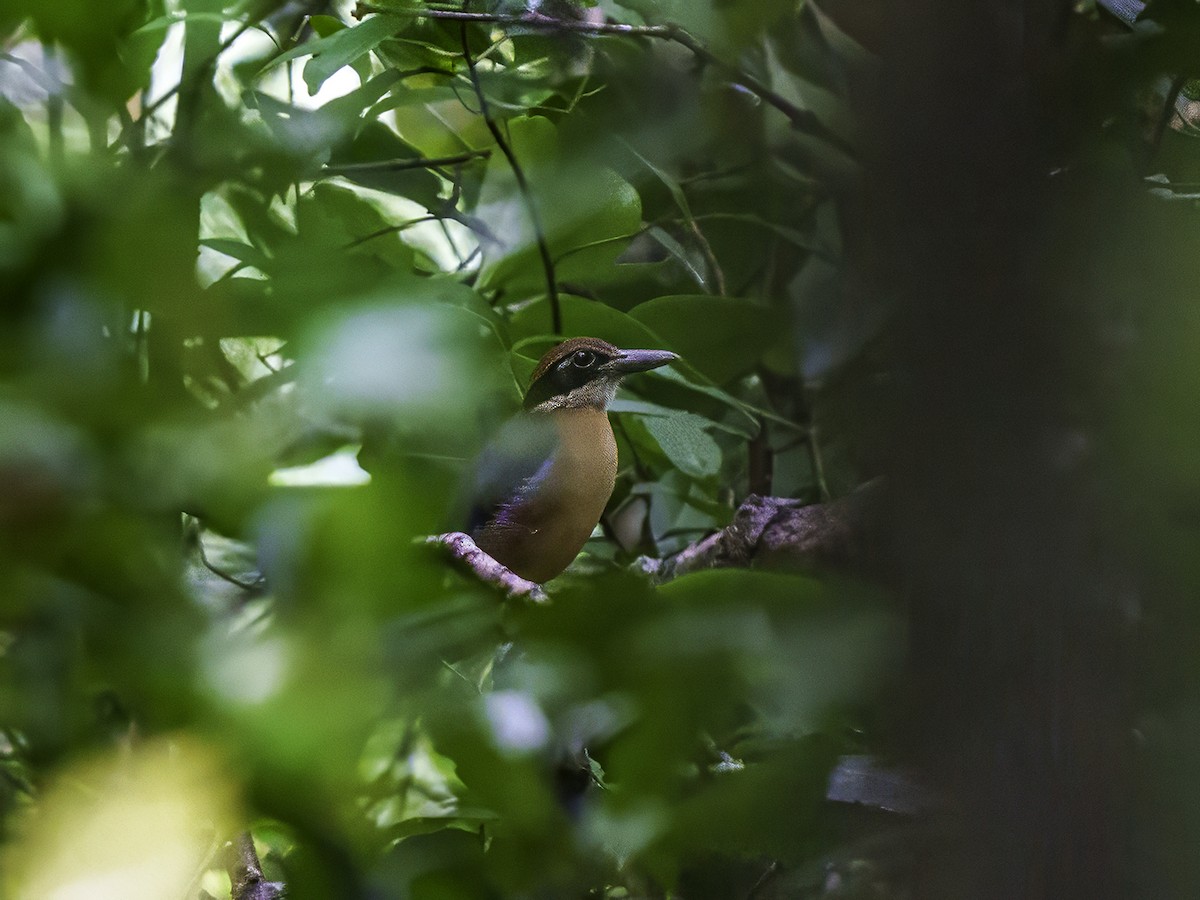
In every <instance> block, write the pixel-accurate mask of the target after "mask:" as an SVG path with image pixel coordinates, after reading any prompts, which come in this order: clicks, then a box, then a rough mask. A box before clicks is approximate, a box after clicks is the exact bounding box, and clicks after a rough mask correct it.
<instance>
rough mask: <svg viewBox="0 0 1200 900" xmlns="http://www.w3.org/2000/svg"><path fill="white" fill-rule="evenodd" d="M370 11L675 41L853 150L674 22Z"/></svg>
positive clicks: (799, 123)
mask: <svg viewBox="0 0 1200 900" xmlns="http://www.w3.org/2000/svg"><path fill="white" fill-rule="evenodd" d="M367 13H385V14H387V15H392V16H397V17H405V18H413V19H445V20H449V21H456V22H462V23H464V27H465V24H466V23H469V22H476V23H481V24H492V25H502V26H511V27H518V28H529V29H534V30H538V31H551V32H555V31H557V32H564V31H565V32H576V33H579V34H612V35H625V36H629V37H648V38H656V39H658V40H664V41H673V42H675V43H676V44H679V45H680V46H682V47H684V48H686V49H687V50H690V51H691V52H692V54H693V55H694V56H695V57H696V58H697V59H699V60H701V61H702V62H705V63H708V64H710V65H712V66H714V67H716V68H718V69H721V70H722V71H724V72H725V73H726V74H727V75H728V76H730V78H731V80H732V81H733V82H734V83H736V84H738V85H740V86H741V87H743V88H745V89H746V90H747V91H749V92H750V93H752V94H754V95H755V96H756V97H758V98H759V99H761V100H763V101H764V102H765V103H767V104H768V105H769V106H773V107H774V108H775V109H777V110H778V111H779V112H781V113H783V114H784V115H785V116H787V117H788V119H789V120H790V121H791V123H792V126H793V127H794V128H796V129H798V130H801V131H807V132H809V133H811V134H815V135H817V136H819V137H821V138H823V139H824V140H826V141H828V142H829V143H831V144H833V145H835V146H837V147H838V148H839V149H841V150H844V151H848V150H849V149H850V148H849V147H848V146H847V145H846V143H845V141H843V140H842V139H841V138H840V137H839V136H838V135H836V134H835V133H834V132H832V131H830V130H829V129H828V128H827V127H826V126H825V124H824V123H823V122H821V120H820V119H818V118H817V116H816V115H815V114H814V113H813V112H811V111H810V110H807V109H801V108H800V107H798V106H796V105H795V104H794V103H791V102H789V101H788V100H786V99H785V98H784V97H783V96H781V95H780V94H778V93H777V92H775V91H773V90H771V88H769V87H768V86H767V85H766V84H764V83H763V82H762V81H760V80H759V79H757V78H755V77H754V76H753V75H751V74H750V73H749V72H746V71H744V70H743V69H739V68H738V67H737V66H735V65H733V64H731V63H727V62H725V61H724V60H723V59H721V58H720V57H719V56H717V55H716V54H715V53H713V52H712V51H711V50H709V49H708V47H707V46H705V44H704V43H703V42H702V41H701V40H700V39H699V38H697V37H695V36H694V35H692V34H691V33H689V32H688V31H685V30H684V29H683V28H681V27H680V26H678V25H676V24H674V23H666V24H663V25H627V24H625V23H623V22H588V21H580V20H577V19H555V18H553V17H551V16H543V15H540V14H538V13H526V14H524V15H511V14H503V13H474V12H468V11H466V10H461V11H459V10H452V9H430V8H427V7H426V8H422V9H393V8H388V7H381V6H375V5H373V4H370V3H359V4H358V6H357V7H356V8H355V10H354V15H355V16H356V17H358V18H362V16H363V15H365V14H367Z"/></svg>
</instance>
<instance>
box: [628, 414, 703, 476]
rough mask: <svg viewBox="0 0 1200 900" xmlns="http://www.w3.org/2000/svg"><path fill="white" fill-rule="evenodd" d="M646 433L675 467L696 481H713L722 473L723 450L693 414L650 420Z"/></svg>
mask: <svg viewBox="0 0 1200 900" xmlns="http://www.w3.org/2000/svg"><path fill="white" fill-rule="evenodd" d="M642 422H643V424H644V425H645V426H646V430H647V431H648V432H649V433H650V435H651V436H652V437H653V438H654V440H655V441H657V442H658V446H659V447H660V448H661V449H662V452H663V453H664V454H666V456H667V458H668V459H669V460H671V463H672V464H673V465H674V466H675V467H676V468H677V469H679V470H680V471H681V472H683V473H684V474H686V475H691V476H692V477H693V478H709V477H711V476H713V475H716V474H717V472H719V471H720V469H721V448H720V447H718V446H717V442H716V441H714V440H713V439H712V437H711V436H710V435H709V434H708V432H706V431H705V430H704V425H705V423H706V420H705V419H702V418H701V417H700V416H696V415H692V414H691V413H683V414H681V415H676V416H647V417H646V418H645V419H643V420H642Z"/></svg>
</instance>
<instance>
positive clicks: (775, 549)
mask: <svg viewBox="0 0 1200 900" xmlns="http://www.w3.org/2000/svg"><path fill="white" fill-rule="evenodd" d="M879 490H880V486H879V483H878V482H868V483H867V484H865V485H863V486H862V487H860V488H859V489H858V490H857V491H855V492H854V493H853V494H850V495H849V496H846V497H842V498H841V499H839V500H835V501H833V502H831V503H812V504H808V505H805V504H803V503H802V502H801V501H799V500H790V499H787V498H783V497H760V496H757V495H751V496H749V497H747V498H746V500H745V502H744V503H742V505H741V507H739V508H738V511H737V514H736V515H735V516H734V519H733V522H732V523H731V524H730V525H728V526H727V527H726V528H724V529H722V530H721V531H718V532H717V533H716V534H712V535H709V536H708V537H706V538H704V539H703V540H701V541H698V542H696V543H695V544H692V545H691V546H690V547H687V548H686V549H684V550H682V551H681V552H679V553H677V554H676V555H675V556H672V557H669V558H667V559H649V558H645V557H643V558H642V560H641V561H640V563H641V567H642V569H643V570H644V571H645V572H647V573H648V574H650V575H651V576H652V577H653V578H654V579H655V580H656V581H667V580H669V579H671V578H677V577H678V576H680V575H686V574H688V573H689V572H697V571H701V570H703V569H719V568H730V567H736V566H751V565H754V566H762V567H766V568H811V567H814V566H817V567H828V566H833V567H844V566H845V565H847V564H848V563H851V562H854V561H856V560H859V559H860V558H861V557H862V555H863V543H864V532H865V524H866V523H865V520H866V517H867V514H868V513H869V510H870V508H871V506H872V504H874V502H875V501H876V499H877V495H878V493H879Z"/></svg>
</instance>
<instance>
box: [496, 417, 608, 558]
mask: <svg viewBox="0 0 1200 900" xmlns="http://www.w3.org/2000/svg"><path fill="white" fill-rule="evenodd" d="M550 415H551V417H552V418H553V421H554V424H555V427H556V430H557V434H558V446H557V449H556V450H555V451H554V456H553V458H552V462H551V465H550V471H549V473H548V474H547V476H546V478H545V479H544V480H543V481H542V483H541V485H540V486H539V489H538V490H537V492H536V493H535V494H534V495H532V496H531V497H529V498H527V502H525V503H523V504H522V505H521V506H520V508H519V509H517V510H514V511H513V513H512V514H511V515H510V516H509V517H508V518H509V522H508V523H507V524H506V525H505V526H504V527H492V526H488V527H486V528H484V529H483V531H482V532H481V533H480V534H479V535H478V537H477V543H478V544H479V546H480V547H482V548H483V549H484V550H485V551H487V553H489V554H490V555H491V556H492V557H494V558H495V559H497V560H498V561H500V562H501V563H503V564H504V565H506V566H508V568H510V569H512V570H513V571H514V572H516V573H517V574H518V575H520V576H521V577H522V578H528V579H529V580H530V581H536V582H543V581H549V580H550V579H551V578H553V577H554V576H556V575H558V574H560V573H561V572H562V571H563V570H564V569H565V568H566V567H567V566H569V565H570V564H571V561H572V560H573V559H575V557H576V556H578V555H579V551H580V550H581V549H583V545H584V544H585V543H586V542H587V539H588V538H589V537H590V536H591V534H592V530H593V529H594V528H595V527H596V523H597V522H599V521H600V516H601V514H602V513H603V512H604V507H605V505H606V504H607V503H608V498H609V497H611V496H612V491H613V485H614V484H615V483H616V479H617V442H616V440H615V439H614V438H613V432H612V426H611V425H610V424H609V421H608V415H607V414H606V413H605V412H604V411H603V410H600V409H560V410H555V411H554V412H552V413H550Z"/></svg>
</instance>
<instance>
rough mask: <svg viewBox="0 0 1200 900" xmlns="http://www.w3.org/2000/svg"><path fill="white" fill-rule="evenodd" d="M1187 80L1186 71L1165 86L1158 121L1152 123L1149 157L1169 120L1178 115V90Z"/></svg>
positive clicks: (1180, 89)
mask: <svg viewBox="0 0 1200 900" xmlns="http://www.w3.org/2000/svg"><path fill="white" fill-rule="evenodd" d="M1187 82H1188V75H1187V73H1183V74H1180V75H1176V76H1175V78H1174V79H1172V81H1171V85H1170V87H1168V88H1167V96H1166V98H1165V99H1164V100H1163V107H1162V112H1161V113H1159V116H1158V121H1157V122H1156V123H1155V124H1154V133H1153V134H1152V135H1151V137H1150V147H1149V151H1150V152H1149V155H1150V157H1151V158H1153V157H1154V154H1155V153H1157V152H1158V147H1159V145H1160V144H1161V143H1162V139H1163V135H1164V134H1166V131H1167V127H1168V126H1169V125H1170V124H1171V120H1172V119H1173V118H1175V116H1176V115H1178V111H1177V110H1176V108H1175V103H1176V101H1177V100H1178V99H1179V92H1180V91H1182V90H1183V86H1184V85H1185V84H1187Z"/></svg>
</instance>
